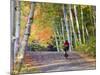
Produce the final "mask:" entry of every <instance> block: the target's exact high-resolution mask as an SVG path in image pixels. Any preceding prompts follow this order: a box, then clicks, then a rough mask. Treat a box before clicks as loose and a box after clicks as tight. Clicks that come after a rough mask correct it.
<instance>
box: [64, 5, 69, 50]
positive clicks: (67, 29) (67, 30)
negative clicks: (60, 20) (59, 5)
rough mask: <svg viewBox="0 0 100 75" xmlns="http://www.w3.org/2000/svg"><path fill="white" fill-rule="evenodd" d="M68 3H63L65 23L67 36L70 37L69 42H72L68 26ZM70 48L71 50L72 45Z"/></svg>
mask: <svg viewBox="0 0 100 75" xmlns="http://www.w3.org/2000/svg"><path fill="white" fill-rule="evenodd" d="M66 13H67V12H66V5H63V14H64V23H65V26H66V32H67V38H68V42H69V43H71V42H70V35H69V28H68V22H67V21H68V18H67V16H66ZM69 50H70V51H71V46H69Z"/></svg>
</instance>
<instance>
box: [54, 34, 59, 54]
mask: <svg viewBox="0 0 100 75" xmlns="http://www.w3.org/2000/svg"><path fill="white" fill-rule="evenodd" d="M54 37H55V41H56V47H57V51H58V52H59V51H60V50H59V44H58V39H57V35H56V32H54Z"/></svg>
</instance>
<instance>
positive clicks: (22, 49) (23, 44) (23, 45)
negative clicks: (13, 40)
mask: <svg viewBox="0 0 100 75" xmlns="http://www.w3.org/2000/svg"><path fill="white" fill-rule="evenodd" d="M33 12H34V3H31V10H30V13H29V16H28V22H27V24H26V28H25V32H24V37H23V39H22V42H21V46H20V49H19V52H18V54H17V58H16V62H18V64H17V66H18V72H19V71H20V69H21V64H22V63H23V58H24V53H25V48H26V46H27V42H28V38H29V35H30V28H31V23H32V18H33V14H34V13H33Z"/></svg>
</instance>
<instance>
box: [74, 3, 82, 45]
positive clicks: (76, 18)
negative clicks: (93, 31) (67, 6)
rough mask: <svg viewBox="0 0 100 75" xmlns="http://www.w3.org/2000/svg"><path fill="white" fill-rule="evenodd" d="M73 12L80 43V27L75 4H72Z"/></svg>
mask: <svg viewBox="0 0 100 75" xmlns="http://www.w3.org/2000/svg"><path fill="white" fill-rule="evenodd" d="M74 13H75V20H76V26H77V30H78V39H79V42H80V44H81V34H80V29H79V22H78V15H77V10H76V5H74Z"/></svg>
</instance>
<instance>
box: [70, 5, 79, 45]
mask: <svg viewBox="0 0 100 75" xmlns="http://www.w3.org/2000/svg"><path fill="white" fill-rule="evenodd" d="M68 9H69V16H70V22H71V28H72V32H73V35H74V43H75V46H77V44H76V39H77V36H76V32H75V28H74V22H73V16H72V11H71V5H69V7H68Z"/></svg>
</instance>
